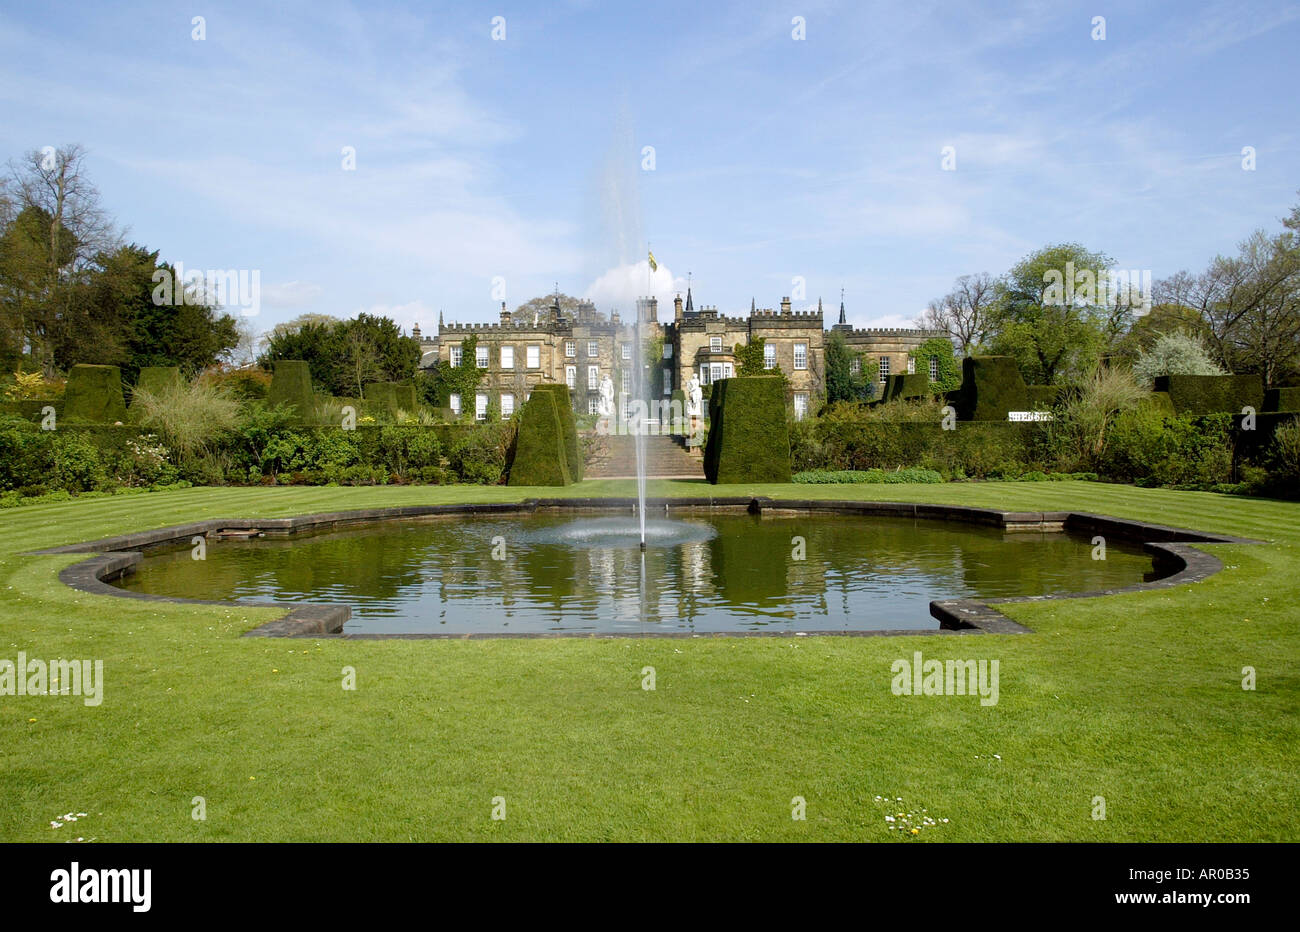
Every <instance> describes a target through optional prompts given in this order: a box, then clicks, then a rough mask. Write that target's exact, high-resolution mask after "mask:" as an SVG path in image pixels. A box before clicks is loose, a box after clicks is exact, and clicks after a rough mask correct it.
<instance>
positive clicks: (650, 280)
mask: <svg viewBox="0 0 1300 932" xmlns="http://www.w3.org/2000/svg"><path fill="white" fill-rule="evenodd" d="M679 293H680V294H682V295H685V294H686V279H684V278H677V277H676V276H674V275H673V273H672V270H671V269H669V268H668V266H666V265H663V264H662V263H659V268H658V269H656V270H655V271H654V272H651V271H650V263H649V261H648V260H646V259H642V260H641V261H640V262H635V263H632V264H629V265H620V266H615V267H614V268H612V269H610V270H609V271H607V272H605V273H604V274H602V275H601V276H600V277H599V278H597V279H596V280H595V281H594V282H592V283H591V284H590V285H588V286H587V290H586V291H584V292H583V294H582V296H583V297H584V298H586V299H588V300H589V301H591V302H592V303H594V304H595V305H596V307H598V308H600V309H601V310H602V311H604V312H605V313H609V312H610V311H618V312H619V314H620V315H622V317H623V319H624V320H630V319H632V317H633V315H634V314H635V312H636V302H637V299H638V298H641V297H645V296H652V297H654V298H657V299H658V301H659V319H660V320H665V319H671V314H672V308H673V298H674V297H676V296H677V294H679ZM665 308H667V313H668V314H669V315H670V316H669V317H667V318H665V317H664V312H665Z"/></svg>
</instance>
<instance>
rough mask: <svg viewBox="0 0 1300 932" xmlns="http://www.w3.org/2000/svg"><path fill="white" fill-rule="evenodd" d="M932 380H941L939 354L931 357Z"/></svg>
mask: <svg viewBox="0 0 1300 932" xmlns="http://www.w3.org/2000/svg"><path fill="white" fill-rule="evenodd" d="M930 381H931V382H937V381H939V357H938V356H931V357H930Z"/></svg>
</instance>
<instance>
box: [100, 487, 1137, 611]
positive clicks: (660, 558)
mask: <svg viewBox="0 0 1300 932" xmlns="http://www.w3.org/2000/svg"><path fill="white" fill-rule="evenodd" d="M646 531H647V534H646V536H647V545H648V547H647V550H646V551H645V552H644V553H643V552H641V551H640V548H639V534H638V532H637V529H636V525H635V523H634V522H633V520H632V519H631V518H628V517H616V518H610V517H582V518H578V519H576V520H575V518H574V516H573V515H556V514H542V513H539V514H532V515H526V516H520V515H512V516H509V517H506V516H500V517H493V516H470V515H457V516H448V517H436V518H418V519H400V520H386V521H377V522H373V523H368V524H357V525H351V526H349V527H347V528H346V529H342V530H331V531H325V532H319V533H309V534H299V535H296V536H293V537H288V538H271V537H268V538H265V539H258V540H232V541H212V542H210V543H209V544H208V547H207V554H206V559H204V560H201V561H200V560H195V559H193V558H192V555H191V551H190V549H189V548H186V549H178V550H172V551H163V552H158V553H154V554H151V555H149V556H146V557H145V559H144V560H143V561H142V562H141V563H140V564H139V566H138V567H137V571H136V572H135V573H133V574H131V575H128V576H126V577H124V578H123V579H122V580H120V581H119V582H118V583H117V584H118V585H119V586H121V587H122V588H123V589H127V590H130V591H134V592H142V593H152V594H156V595H166V596H174V597H184V598H195V599H212V600H230V599H235V600H241V601H255V602H265V601H267V600H274V601H279V602H313V603H339V604H345V605H349V606H351V607H352V618H351V620H350V621H348V623H347V624H346V625H345V626H344V633H346V634H435V635H439V634H441V635H466V634H519V635H523V634H566V633H568V634H593V633H604V634H636V633H684V632H685V633H690V632H696V633H717V632H754V631H769V632H770V631H789V632H792V633H793V632H799V631H807V632H839V631H873V630H875V631H878V630H903V629H913V630H916V629H936V630H937V628H938V622H936V621H935V620H934V619H933V618H931V617H930V613H929V603H930V602H931V601H932V600H936V599H953V598H981V599H987V598H999V597H1007V596H1035V595H1048V594H1052V593H1061V592H1090V591H1096V590H1100V589H1110V588H1118V587H1122V586H1130V585H1134V584H1136V583H1140V582H1143V581H1147V580H1150V579H1153V578H1155V576H1156V574H1155V573H1154V570H1153V567H1152V559H1151V556H1150V555H1149V554H1147V553H1145V552H1143V550H1142V548H1141V547H1140V546H1138V545H1136V544H1124V543H1121V542H1118V541H1112V542H1109V543H1108V546H1107V549H1106V552H1105V559H1103V560H1097V559H1093V547H1092V544H1091V541H1090V539H1089V538H1088V537H1086V536H1077V535H1073V534H1070V533H1065V532H1049V531H1025V530H1017V531H1003V530H1001V529H996V528H990V527H984V526H978V525H968V524H961V523H954V522H947V521H933V520H915V519H911V518H894V517H867V516H854V517H847V516H834V515H818V514H799V515H771V514H769V515H764V516H758V515H750V514H737V513H699V514H692V515H690V516H688V517H685V518H683V519H681V520H673V521H667V520H659V521H648V522H647V529H646Z"/></svg>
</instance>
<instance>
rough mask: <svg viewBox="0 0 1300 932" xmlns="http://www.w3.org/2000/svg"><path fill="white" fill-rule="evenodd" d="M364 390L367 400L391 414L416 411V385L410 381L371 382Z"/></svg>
mask: <svg viewBox="0 0 1300 932" xmlns="http://www.w3.org/2000/svg"><path fill="white" fill-rule="evenodd" d="M363 391H364V393H365V400H366V401H368V402H370V403H371V405H373V406H375V407H377V408H381V409H383V410H385V411H387V412H388V413H389V414H395V413H397V412H398V411H406V412H407V413H409V414H414V413H415V411H416V407H417V404H418V402H417V401H416V398H415V385H414V384H411V383H409V382H371V383H370V384H369V385H366V386H365V388H364V389H363Z"/></svg>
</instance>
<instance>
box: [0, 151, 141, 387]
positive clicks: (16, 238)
mask: <svg viewBox="0 0 1300 932" xmlns="http://www.w3.org/2000/svg"><path fill="white" fill-rule="evenodd" d="M6 189H7V193H6V195H5V198H4V199H5V201H6V202H7V206H5V207H4V208H3V209H2V210H0V219H7V218H6V217H5V215H9V214H12V215H13V216H12V220H11V221H9V222H7V223H6V227H5V230H4V231H3V238H4V240H5V242H4V243H3V245H0V279H3V280H4V286H3V291H4V294H3V295H2V296H0V298H2V299H3V313H4V317H5V327H4V329H5V331H6V332H8V333H15V332H16V333H17V335H18V338H19V341H20V342H19V346H18V349H19V351H20V352H22V351H24V348H25V347H29V348H30V355H31V357H32V359H33V361H34V362H35V363H36V364H37V365H38V366H39V367H40V368H41V369H42V370H43V371H44V372H45V373H46V374H47V375H52V374H53V373H54V371H55V368H56V362H55V356H54V343H55V341H56V337H57V334H56V331H57V330H58V329H59V328H60V327H61V325H62V324H61V322H62V321H66V320H67V319H68V318H69V316H70V306H69V302H70V299H71V296H72V294H73V292H74V289H75V286H76V285H77V284H78V283H79V282H81V281H82V280H83V275H84V273H85V271H86V270H87V269H88V268H89V266H90V264H91V261H90V260H91V257H92V256H94V255H95V254H96V253H97V252H101V251H104V250H106V249H109V248H111V246H112V244H113V243H114V242H115V240H116V234H115V233H114V231H113V228H112V224H111V223H110V222H109V220H108V218H107V216H106V215H105V213H104V211H103V210H102V208H101V207H100V199H99V191H98V190H97V189H96V188H95V186H94V184H93V183H91V181H90V179H89V177H88V176H87V174H86V151H85V149H83V148H82V147H81V146H79V145H68V146H63V147H61V148H59V149H57V150H54V151H52V152H43V151H40V150H33V151H31V152H28V153H27V154H26V156H24V158H23V160H22V161H21V162H19V163H18V164H14V163H10V166H9V177H8V179H7V180H6ZM11 233H12V234H13V235H12V236H10V234H11Z"/></svg>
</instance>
